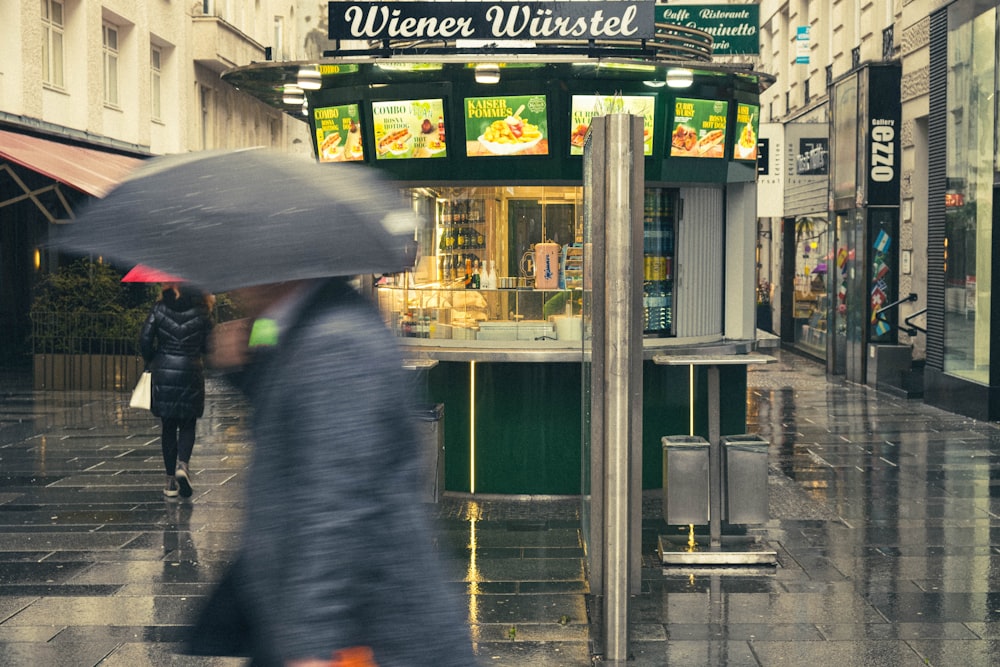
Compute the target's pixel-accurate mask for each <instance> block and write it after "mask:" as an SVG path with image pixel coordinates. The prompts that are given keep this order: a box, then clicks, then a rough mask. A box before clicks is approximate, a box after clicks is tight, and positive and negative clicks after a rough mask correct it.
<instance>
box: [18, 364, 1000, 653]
mask: <svg viewBox="0 0 1000 667" xmlns="http://www.w3.org/2000/svg"><path fill="white" fill-rule="evenodd" d="M769 352H770V351H769ZM773 354H774V355H775V356H776V357H778V359H779V361H778V363H774V364H768V365H766V366H762V367H757V368H752V370H751V371H750V376H749V392H748V393H749V396H748V416H749V421H750V430H751V431H754V432H758V433H760V434H761V435H763V436H764V437H766V438H767V439H768V440H769V441H770V443H771V446H770V452H769V464H770V475H769V490H770V521H769V522H768V523H767V524H766V525H764V526H761V527H757V528H754V529H752V531H751V532H754V533H755V534H758V535H759V536H760V537H761V539H762V540H764V541H765V542H766V543H767V544H768V545H769V546H770V547H771V548H772V549H774V550H775V551H777V552H778V558H779V565H778V566H777V567H776V568H774V567H764V568H758V569H753V568H745V569H742V570H723V569H704V568H703V569H700V570H699V569H691V570H678V569H664V568H663V567H662V566H660V565H659V564H658V561H657V557H656V539H657V536H658V535H660V534H665V533H666V532H668V531H676V530H679V527H670V526H667V525H666V524H664V523H663V521H662V519H661V517H660V503H659V495H658V494H656V493H647V498H646V502H645V503H644V533H643V543H644V546H643V562H644V568H643V573H642V577H643V591H642V594H641V595H639V596H637V597H636V598H635V602H634V607H633V610H632V640H633V641H632V644H633V655H634V660H632V661H630V662H629V663H628V664H629V665H634V666H635V667H647V666H650V667H651V666H653V665H656V666H659V665H666V664H671V665H680V664H684V665H732V666H737V665H739V666H742V665H747V666H759V665H765V666H770V665H803V664H810V663H812V664H816V665H904V666H906V665H913V666H917V665H928V664H929V665H938V666H951V665H963V666H964V665H969V666H978V665H984V666H985V665H990V664H996V662H997V659H998V657H997V656H1000V649H997V640H998V639H1000V593H994V592H992V591H994V590H1000V586H997V583H998V581H997V580H998V579H1000V574H998V572H1000V569H998V567H997V565H998V564H1000V551H998V544H1000V538H997V537H994V532H995V528H994V526H996V525H1000V521H998V520H997V519H996V516H995V514H996V512H997V511H998V501H996V500H994V497H995V496H998V495H1000V494H998V492H997V491H995V490H994V489H995V488H1000V487H998V486H997V482H995V481H993V480H994V478H997V479H1000V457H998V456H997V455H996V450H997V445H998V444H1000V429H998V428H996V426H995V425H992V424H986V423H982V422H976V421H973V420H970V419H966V418H963V417H960V416H957V415H954V414H951V413H946V412H942V411H939V410H935V409H933V408H928V407H925V406H923V405H922V404H921V403H918V402H907V401H906V400H905V399H901V398H896V397H893V396H890V395H888V394H883V393H879V392H875V391H872V390H869V389H867V388H865V387H860V386H857V385H849V384H846V383H842V382H840V381H838V380H834V381H830V380H828V379H827V378H826V377H825V375H824V374H823V369H822V368H821V367H820V366H819V365H818V364H815V363H814V362H811V361H808V360H805V359H802V358H800V357H796V356H794V355H790V354H787V353H783V352H781V351H779V350H774V351H773ZM210 396H211V399H210V401H209V405H208V408H207V412H206V416H205V418H204V419H202V420H201V421H200V422H199V434H198V444H197V446H196V450H195V455H194V457H193V459H192V463H191V469H192V473H193V474H194V476H193V485H194V489H195V496H194V497H193V498H192V501H191V502H190V503H183V502H182V503H178V502H166V501H164V499H163V497H162V496H161V495H160V488H161V486H162V473H161V469H160V466H161V462H160V453H159V442H158V435H159V434H158V420H155V419H153V418H151V417H150V416H149V415H148V413H141V412H138V411H135V410H130V409H128V408H127V407H126V401H127V397H126V396H124V395H117V394H110V393H89V392H87V393H84V392H34V391H31V389H30V385H29V384H23V383H21V384H19V383H17V382H15V381H13V380H12V379H11V378H8V377H4V378H3V384H2V385H0V664H2V665H10V666H12V667H21V666H32V667H34V666H36V665H46V666H49V665H51V666H54V667H59V666H63V665H65V666H67V667H70V666H72V667H87V666H90V665H114V666H120V667H126V666H127V667H143V666H150V667H160V666H162V665H181V666H186V665H191V666H211V667H237V666H240V667H242V665H243V664H244V661H242V660H232V659H230V660H224V659H200V658H192V657H187V656H179V655H176V654H175V653H174V651H175V650H176V648H177V642H178V641H179V639H180V637H181V636H182V633H183V631H184V629H185V624H186V623H188V622H189V620H190V619H191V617H192V614H193V612H194V610H195V609H196V608H197V607H198V606H199V604H200V603H201V601H202V599H203V596H205V595H206V594H207V593H208V591H209V590H210V588H211V586H212V585H213V582H214V581H215V580H216V578H217V577H218V576H219V574H220V573H221V571H222V569H223V568H224V567H225V565H226V563H227V562H229V560H230V559H231V558H232V557H233V556H234V553H235V549H236V541H237V531H238V527H239V521H240V515H241V509H242V508H241V493H242V483H243V478H244V473H245V470H246V466H247V464H248V462H249V456H250V448H249V446H248V445H247V444H246V433H247V427H246V417H245V412H244V407H243V405H242V403H241V401H240V399H239V397H238V396H236V395H235V394H232V393H229V392H228V391H226V390H225V389H224V387H222V386H221V385H213V386H212V387H211V388H210ZM436 510H437V513H438V517H439V520H440V526H441V548H442V552H443V557H444V558H445V559H446V562H447V564H448V567H449V572H450V578H451V580H452V581H454V585H455V587H456V588H457V589H458V590H460V591H462V592H463V593H464V595H465V599H466V600H468V615H469V621H470V624H471V627H472V632H473V638H474V641H475V642H476V646H477V650H478V653H479V656H480V663H481V664H483V665H497V666H499V667H515V666H517V667H522V666H530V667H550V666H551V667H555V666H559V667H563V666H567V667H569V666H575V665H581V666H584V665H591V664H601V660H600V658H599V657H597V658H593V656H592V654H593V652H594V651H599V643H600V642H599V641H595V640H596V639H599V637H597V636H594V637H592V636H591V635H592V633H593V634H594V635H599V633H598V632H596V631H593V630H592V628H591V625H590V623H589V618H588V595H587V593H588V588H587V583H586V580H585V577H584V567H583V562H584V560H583V559H584V553H583V548H582V545H581V541H580V536H579V518H578V517H579V508H578V503H577V502H575V501H568V500H553V501H543V500H532V501H522V500H493V499H490V500H476V501H469V500H467V499H462V498H455V497H446V498H444V499H443V500H442V501H441V502H440V503H439V504H438V506H437V507H436ZM374 529H377V527H374ZM414 576H419V573H414ZM428 641H433V638H432V637H428ZM414 667H419V666H414Z"/></svg>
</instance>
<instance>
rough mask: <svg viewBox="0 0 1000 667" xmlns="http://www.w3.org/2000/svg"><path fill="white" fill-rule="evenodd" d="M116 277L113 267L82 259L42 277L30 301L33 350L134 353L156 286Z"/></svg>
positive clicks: (154, 296)
mask: <svg viewBox="0 0 1000 667" xmlns="http://www.w3.org/2000/svg"><path fill="white" fill-rule="evenodd" d="M121 279H122V274H121V273H119V272H118V271H116V270H115V269H114V268H112V267H110V266H108V265H106V264H102V263H98V262H91V261H89V260H85V259H81V260H78V261H76V262H74V263H72V264H69V265H67V266H63V267H60V268H59V269H57V270H56V271H54V272H53V273H50V274H48V275H46V276H45V277H44V278H42V280H41V281H40V282H39V283H38V284H37V285H36V286H35V295H34V299H33V301H32V304H31V321H32V348H33V350H34V352H35V353H36V354H39V353H63V354H95V353H107V352H109V351H111V350H110V349H109V348H113V349H114V352H115V353H124V354H136V353H137V346H138V338H139V329H140V327H141V326H142V322H143V320H144V319H145V318H146V316H147V315H148V314H149V309H150V308H151V307H152V304H153V302H154V301H155V299H156V296H157V288H156V286H155V285H149V284H142V283H122V282H121Z"/></svg>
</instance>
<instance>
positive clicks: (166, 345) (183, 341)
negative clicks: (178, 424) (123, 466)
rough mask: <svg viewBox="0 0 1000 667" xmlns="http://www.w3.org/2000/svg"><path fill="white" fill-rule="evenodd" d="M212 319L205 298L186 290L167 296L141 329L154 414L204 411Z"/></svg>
mask: <svg viewBox="0 0 1000 667" xmlns="http://www.w3.org/2000/svg"><path fill="white" fill-rule="evenodd" d="M211 330H212V321H211V319H210V317H209V314H208V308H207V306H206V305H205V299H204V296H203V295H201V294H199V293H197V292H192V291H190V290H188V289H186V288H182V289H181V290H180V296H179V297H178V296H177V295H175V294H174V291H173V290H172V289H168V290H165V291H164V292H163V299H162V300H160V301H157V302H156V305H154V306H153V310H152V312H150V313H149V317H147V318H146V321H145V323H143V325H142V332H141V333H140V334H139V348H140V350H141V351H142V358H143V359H144V360H145V361H146V368H147V369H149V370H151V371H152V373H153V401H152V405H151V408H150V410H151V411H152V413H153V414H154V415H156V416H157V417H161V418H163V419H195V418H197V417H201V415H202V414H203V413H204V411H205V365H204V361H203V359H202V355H204V354H205V352H206V350H207V345H208V334H209V332H210V331H211Z"/></svg>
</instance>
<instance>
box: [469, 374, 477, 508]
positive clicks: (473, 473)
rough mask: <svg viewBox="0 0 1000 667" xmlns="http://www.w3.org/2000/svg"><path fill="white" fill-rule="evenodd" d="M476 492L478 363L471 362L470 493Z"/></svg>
mask: <svg viewBox="0 0 1000 667" xmlns="http://www.w3.org/2000/svg"><path fill="white" fill-rule="evenodd" d="M475 492H476V362H475V361H470V362H469V493H475Z"/></svg>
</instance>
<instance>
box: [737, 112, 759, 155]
mask: <svg viewBox="0 0 1000 667" xmlns="http://www.w3.org/2000/svg"><path fill="white" fill-rule="evenodd" d="M758 122H760V107H758V106H755V105H753V104H743V103H742V102H738V103H737V104H736V135H735V136H734V138H733V139H734V141H733V158H734V159H736V160H749V161H752V162H753V161H756V160H757V124H758Z"/></svg>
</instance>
